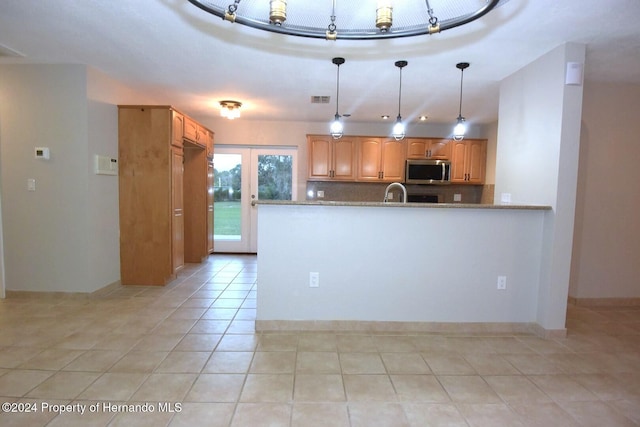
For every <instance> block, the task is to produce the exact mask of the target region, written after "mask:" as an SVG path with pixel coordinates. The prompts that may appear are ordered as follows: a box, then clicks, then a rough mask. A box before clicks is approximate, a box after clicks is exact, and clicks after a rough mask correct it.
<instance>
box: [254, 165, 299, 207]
mask: <svg viewBox="0 0 640 427" xmlns="http://www.w3.org/2000/svg"><path fill="white" fill-rule="evenodd" d="M292 166H293V156H292V155H277V154H259V155H258V199H259V200H291V195H292V190H293V181H292V177H293V170H292Z"/></svg>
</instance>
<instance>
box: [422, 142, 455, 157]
mask: <svg viewBox="0 0 640 427" xmlns="http://www.w3.org/2000/svg"><path fill="white" fill-rule="evenodd" d="M427 154H428V155H429V158H430V159H434V160H448V159H449V157H451V140H450V139H431V140H430V141H429V149H428V151H427Z"/></svg>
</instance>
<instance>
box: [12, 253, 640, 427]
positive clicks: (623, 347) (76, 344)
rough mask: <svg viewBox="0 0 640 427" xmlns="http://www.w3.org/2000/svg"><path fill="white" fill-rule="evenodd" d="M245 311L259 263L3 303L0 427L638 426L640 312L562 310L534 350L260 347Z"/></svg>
mask: <svg viewBox="0 0 640 427" xmlns="http://www.w3.org/2000/svg"><path fill="white" fill-rule="evenodd" d="M255 306H256V258H255V256H232V255H215V256H211V257H210V258H209V260H208V261H207V262H206V263H204V264H202V265H189V266H187V267H186V268H185V270H184V271H183V272H182V273H181V274H180V277H179V278H178V280H176V281H175V282H173V283H171V284H170V285H168V286H167V287H162V288H158V287H122V288H119V289H116V290H114V291H113V292H111V293H110V294H108V295H106V296H103V297H100V298H86V299H79V298H76V299H72V298H11V299H7V300H0V401H1V402H6V404H7V405H8V406H6V407H5V406H3V409H4V410H3V411H2V413H0V425H2V426H21V427H23V426H43V425H47V426H74V425H78V426H86V425H92V426H106V425H109V426H137V425H144V426H147V425H148V426H164V425H170V426H197V425H207V426H251V427H256V426H263V425H269V426H303V427H307V426H310V427H315V426H331V427H338V426H354V427H359V426H366V427H371V426H384V427H388V426H420V427H423V426H545V427H547V426H598V427H601V426H631V425H639V424H640V307H638V308H599V309H597V308H581V307H574V306H570V307H569V310H568V314H567V319H568V321H567V324H568V329H569V333H568V337H567V338H565V339H557V340H543V339H540V338H537V337H535V336H527V335H517V336H508V335H502V336H479V335H474V336H461V335H450V336H447V335H436V334H396V335H390V334H366V333H329V332H327V333H263V334H259V333H255V332H254V328H253V321H254V319H255ZM81 408H84V411H85V412H84V413H81V412H80V411H81ZM7 410H8V411H7ZM14 411H15V412H14Z"/></svg>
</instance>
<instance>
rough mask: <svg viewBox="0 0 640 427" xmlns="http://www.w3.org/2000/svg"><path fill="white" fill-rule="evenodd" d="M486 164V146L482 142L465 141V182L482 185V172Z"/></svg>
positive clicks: (484, 142)
mask: <svg viewBox="0 0 640 427" xmlns="http://www.w3.org/2000/svg"><path fill="white" fill-rule="evenodd" d="M486 162H487V144H486V141H484V140H477V139H476V140H468V141H467V182H469V183H471V184H483V183H484V170H485V166H486Z"/></svg>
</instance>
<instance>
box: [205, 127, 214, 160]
mask: <svg viewBox="0 0 640 427" xmlns="http://www.w3.org/2000/svg"><path fill="white" fill-rule="evenodd" d="M205 135H206V141H205V149H206V153H207V159H213V132H211V131H210V130H209V129H205Z"/></svg>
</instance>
